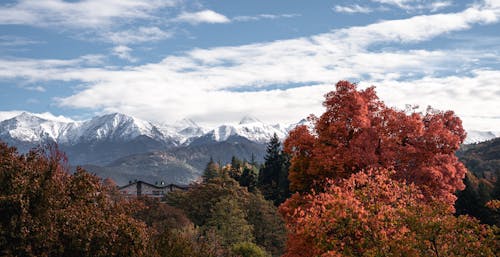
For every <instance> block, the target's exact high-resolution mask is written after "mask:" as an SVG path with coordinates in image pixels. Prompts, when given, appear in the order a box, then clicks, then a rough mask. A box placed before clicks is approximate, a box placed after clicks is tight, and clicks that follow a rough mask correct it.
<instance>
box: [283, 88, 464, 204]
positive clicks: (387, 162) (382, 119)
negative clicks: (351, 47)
mask: <svg viewBox="0 0 500 257" xmlns="http://www.w3.org/2000/svg"><path fill="white" fill-rule="evenodd" d="M325 98H326V99H325V101H324V102H323V105H324V106H325V107H326V111H325V112H324V113H323V114H322V115H321V116H320V117H319V118H316V117H314V116H311V117H310V120H311V121H312V122H313V123H314V128H313V130H312V131H309V130H308V128H307V127H306V126H298V127H296V128H295V129H294V130H292V131H291V132H290V134H289V136H288V138H287V139H286V141H285V151H286V152H287V153H289V154H290V155H291V157H292V159H291V167H290V170H289V173H290V174H289V178H290V186H291V188H292V189H294V190H298V191H301V192H307V191H308V190H310V189H312V188H315V187H316V189H319V188H321V186H322V185H321V183H322V181H325V179H328V178H333V179H342V178H348V177H349V176H350V175H351V174H354V173H357V172H359V171H362V170H367V169H370V168H387V169H394V170H395V171H396V173H395V174H394V177H395V178H397V179H399V180H401V181H403V180H404V181H407V182H411V183H415V184H417V185H418V186H419V187H420V188H421V190H422V191H423V193H424V195H425V196H426V197H431V196H435V197H439V198H440V199H444V200H446V201H447V202H448V203H450V204H453V202H454V201H455V199H456V197H455V195H454V193H455V191H457V190H462V189H463V188H464V184H463V182H462V179H463V178H464V176H465V173H466V169H465V167H464V165H462V163H461V162H459V161H458V159H457V157H456V156H455V151H456V150H457V149H458V148H459V146H460V144H461V143H462V142H463V140H464V139H465V132H464V129H463V128H462V122H461V120H460V119H459V118H458V117H457V116H456V115H455V114H454V113H453V112H452V111H436V110H433V109H428V111H427V113H425V114H422V113H416V112H412V113H407V112H405V111H399V110H396V109H394V108H390V107H387V106H386V105H385V104H384V103H383V102H382V101H381V100H379V99H378V97H377V95H376V94H375V89H374V87H369V88H367V89H364V90H358V89H357V87H356V85H355V84H352V83H349V82H347V81H340V82H338V83H337V84H336V90H335V91H332V92H330V93H327V94H326V96H325ZM317 183H319V184H318V185H316V184H317Z"/></svg>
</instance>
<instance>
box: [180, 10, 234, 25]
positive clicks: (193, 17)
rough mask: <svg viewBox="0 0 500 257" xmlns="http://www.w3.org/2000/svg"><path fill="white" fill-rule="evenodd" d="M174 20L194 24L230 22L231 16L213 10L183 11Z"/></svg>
mask: <svg viewBox="0 0 500 257" xmlns="http://www.w3.org/2000/svg"><path fill="white" fill-rule="evenodd" d="M174 21H177V22H187V23H190V24H193V25H196V24H200V23H228V22H230V20H229V18H227V17H226V16H224V15H222V14H220V13H217V12H214V11H212V10H203V11H199V12H183V13H181V14H179V16H177V17H176V18H175V19H174Z"/></svg>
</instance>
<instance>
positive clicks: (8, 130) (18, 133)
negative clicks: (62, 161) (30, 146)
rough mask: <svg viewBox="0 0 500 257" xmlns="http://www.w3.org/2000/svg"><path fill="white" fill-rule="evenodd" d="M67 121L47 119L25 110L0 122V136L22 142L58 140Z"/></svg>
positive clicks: (66, 125) (64, 129) (65, 128)
mask: <svg viewBox="0 0 500 257" xmlns="http://www.w3.org/2000/svg"><path fill="white" fill-rule="evenodd" d="M68 127H69V123H66V122H59V121H54V120H47V119H43V118H40V117H38V116H35V115H32V114H30V113H27V112H22V113H21V114H19V115H17V116H15V117H13V118H10V119H7V120H4V121H2V122H0V136H2V137H10V138H14V139H18V140H20V141H24V142H41V141H46V140H50V141H56V142H57V141H59V137H60V135H61V134H64V131H66V130H67V129H68Z"/></svg>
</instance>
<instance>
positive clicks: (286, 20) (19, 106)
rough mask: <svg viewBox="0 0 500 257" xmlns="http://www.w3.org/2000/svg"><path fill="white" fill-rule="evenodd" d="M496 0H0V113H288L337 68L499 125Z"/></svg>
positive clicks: (406, 97)
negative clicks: (23, 111) (22, 111)
mask: <svg viewBox="0 0 500 257" xmlns="http://www.w3.org/2000/svg"><path fill="white" fill-rule="evenodd" d="M499 23H500V0H477V1H452V0H366V1H321V0H317V1H298V0H297V1H295V0H276V1H269V0H252V1H235V0H219V1H183V0H151V1H139V0H121V1H115V0H86V1H62V0H36V1H35V0H33V1H5V0H4V1H1V2H0V87H1V91H0V111H3V114H1V115H0V116H2V117H3V116H6V115H7V116H8V115H9V114H12V113H15V112H9V113H8V111H21V110H26V111H30V112H35V113H45V112H50V113H52V114H54V115H58V116H59V115H62V116H65V117H68V118H72V119H76V120H80V119H87V118H90V117H92V116H94V115H98V114H102V113H108V112H123V113H126V114H130V115H133V116H136V117H138V118H142V119H147V120H152V121H157V122H167V123H172V122H175V121H176V120H179V119H182V118H191V119H193V120H195V121H197V122H199V123H201V124H207V125H215V124H219V123H225V122H235V121H237V120H239V119H240V118H241V117H242V116H244V115H248V114H249V115H253V116H256V117H258V118H260V119H261V120H263V121H265V122H270V123H277V122H282V123H291V122H296V121H298V120H300V119H301V118H303V117H306V116H307V115H308V114H310V113H315V114H320V113H321V112H322V110H323V108H322V106H321V102H322V100H323V95H324V94H325V93H326V92H328V91H330V90H332V89H333V86H332V85H333V84H334V83H335V82H336V81H338V80H341V79H347V80H350V81H352V82H358V83H359V85H360V87H366V86H369V85H375V86H376V87H377V92H378V93H379V96H380V97H381V98H382V99H383V100H384V101H385V102H386V103H387V104H388V105H391V106H395V107H397V108H405V105H406V104H416V105H419V106H421V107H422V108H425V107H426V106H427V105H431V106H433V107H435V108H438V109H452V110H455V112H456V113H457V114H458V115H459V116H460V117H461V118H462V119H463V120H464V125H465V127H466V128H467V129H474V130H492V131H499V130H500V129H499V127H500V82H499V81H500V57H499V56H500V55H499V53H500V24H499Z"/></svg>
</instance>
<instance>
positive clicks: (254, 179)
mask: <svg viewBox="0 0 500 257" xmlns="http://www.w3.org/2000/svg"><path fill="white" fill-rule="evenodd" d="M258 177H259V170H258V169H257V167H255V166H253V165H248V164H247V165H245V167H244V168H243V173H242V174H241V177H240V179H239V181H238V182H239V183H240V186H243V187H247V188H248V191H250V192H253V191H255V189H256V188H257V183H258Z"/></svg>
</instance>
